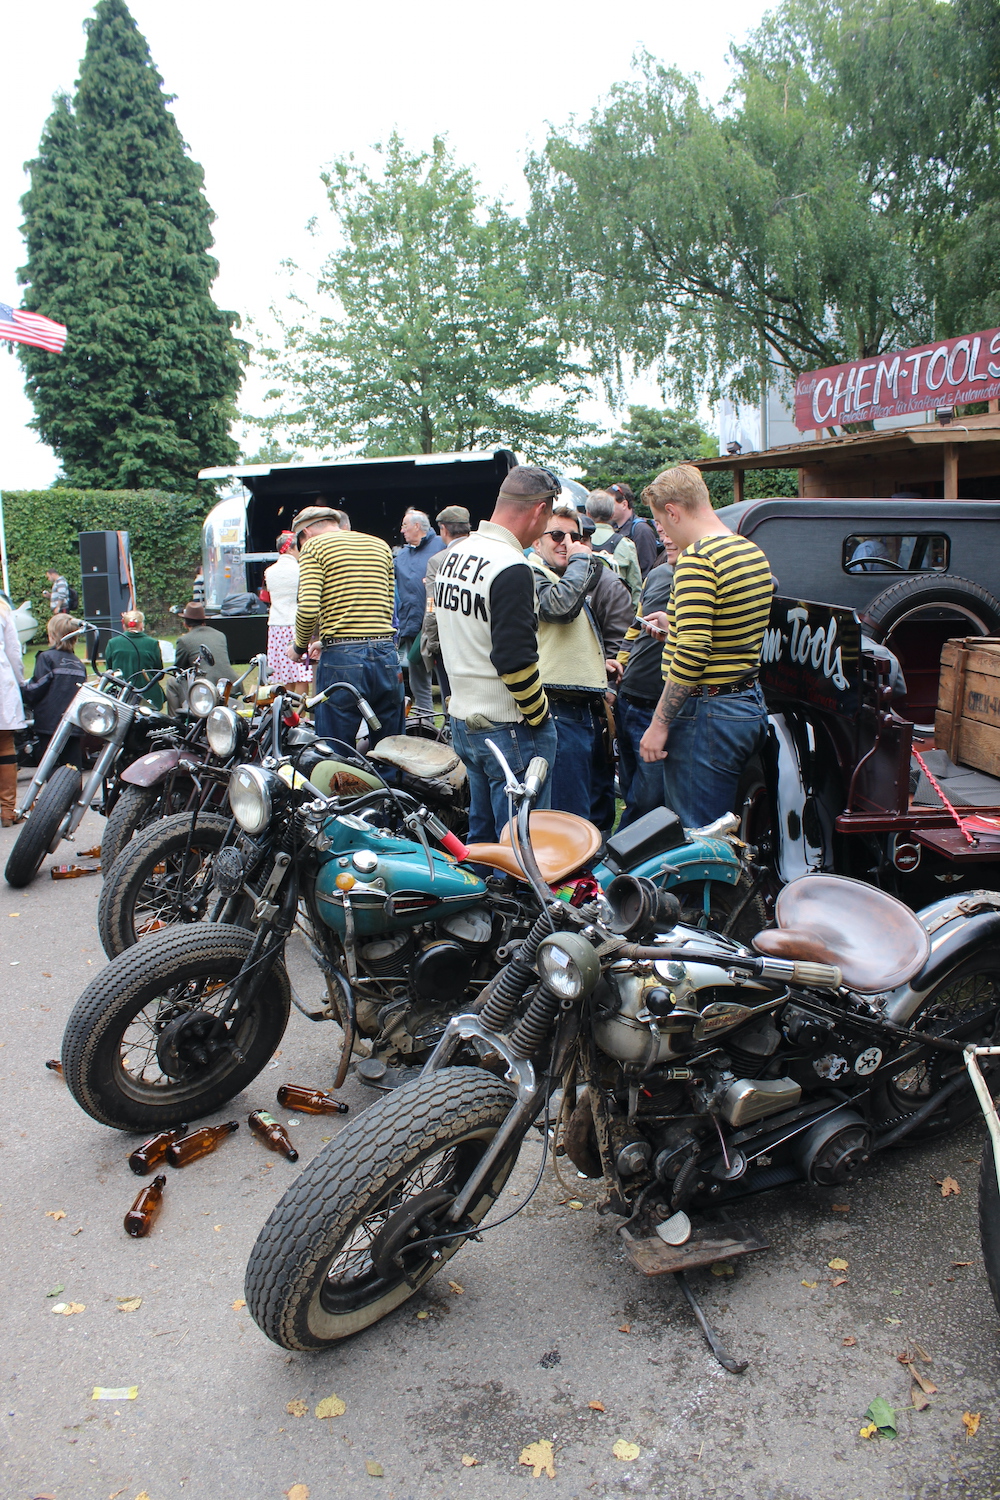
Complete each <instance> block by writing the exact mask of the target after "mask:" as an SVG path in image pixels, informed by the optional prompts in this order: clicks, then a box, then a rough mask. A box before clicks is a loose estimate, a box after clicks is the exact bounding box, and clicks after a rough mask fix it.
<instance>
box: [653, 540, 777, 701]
mask: <svg viewBox="0 0 1000 1500" xmlns="http://www.w3.org/2000/svg"><path fill="white" fill-rule="evenodd" d="M772 592H773V583H772V580H771V569H770V566H769V564H768V561H767V558H766V557H765V556H764V554H763V552H762V551H761V550H760V548H759V547H758V546H756V544H755V543H754V542H751V541H749V540H748V539H747V538H746V537H743V536H734V535H732V533H727V534H726V535H711V536H705V537H702V538H701V540H700V541H697V542H695V543H694V544H693V545H692V546H690V547H688V548H686V549H685V550H684V551H683V552H682V553H681V555H680V557H679V558H678V559H677V563H676V565H675V567H674V584H673V589H672V591H671V595H670V603H669V605H668V606H667V618H668V620H669V622H670V632H669V635H668V636H667V643H666V645H665V646H664V648H663V675H664V677H668V678H669V679H670V680H671V681H672V682H679V683H684V684H686V685H689V686H691V687H695V686H696V685H697V684H698V683H705V684H707V685H709V686H714V685H716V684H718V685H720V686H721V685H723V684H728V683H732V682H740V681H742V680H743V679H744V678H746V677H751V676H753V674H754V673H755V672H756V671H757V668H758V666H759V664H760V648H761V644H762V642H763V640H764V629H765V627H766V625H767V621H768V616H769V614H770V610H771V594H772Z"/></svg>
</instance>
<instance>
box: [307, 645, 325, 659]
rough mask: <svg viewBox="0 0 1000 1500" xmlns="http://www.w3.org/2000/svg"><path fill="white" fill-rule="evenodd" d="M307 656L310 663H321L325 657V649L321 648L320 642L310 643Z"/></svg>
mask: <svg viewBox="0 0 1000 1500" xmlns="http://www.w3.org/2000/svg"><path fill="white" fill-rule="evenodd" d="M307 655H308V657H309V660H310V661H319V659H320V657H321V656H322V655H323V647H322V646H321V644H320V642H319V641H310V642H309V649H308V652H307Z"/></svg>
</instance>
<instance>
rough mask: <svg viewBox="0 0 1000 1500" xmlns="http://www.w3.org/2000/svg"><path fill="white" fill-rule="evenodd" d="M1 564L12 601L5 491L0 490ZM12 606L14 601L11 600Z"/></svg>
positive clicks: (5, 585)
mask: <svg viewBox="0 0 1000 1500" xmlns="http://www.w3.org/2000/svg"><path fill="white" fill-rule="evenodd" d="M0 562H2V564H3V591H4V593H5V594H6V595H7V598H8V599H10V574H9V572H8V571H7V529H6V527H5V526H4V522H3V490H0ZM10 602H11V604H12V605H13V603H14V601H13V599H11V601H10Z"/></svg>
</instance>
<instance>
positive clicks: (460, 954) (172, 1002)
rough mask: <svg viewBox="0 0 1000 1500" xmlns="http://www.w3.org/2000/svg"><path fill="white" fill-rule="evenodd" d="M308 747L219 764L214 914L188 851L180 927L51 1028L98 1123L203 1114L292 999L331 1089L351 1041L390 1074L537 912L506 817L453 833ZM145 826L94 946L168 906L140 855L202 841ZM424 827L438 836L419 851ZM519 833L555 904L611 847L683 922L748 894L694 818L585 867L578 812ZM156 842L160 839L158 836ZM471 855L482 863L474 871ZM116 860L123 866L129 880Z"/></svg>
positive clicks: (588, 829)
mask: <svg viewBox="0 0 1000 1500" xmlns="http://www.w3.org/2000/svg"><path fill="white" fill-rule="evenodd" d="M365 707H367V705H365ZM221 712H223V711H222V710H219V709H217V710H214V713H216V714H219V713H221ZM369 713H370V710H369ZM273 723H274V721H273V720H272V725H273ZM209 732H210V733H211V725H210V726H209ZM273 732H274V734H275V735H277V729H276V728H275V729H274V730H273ZM321 745H322V742H319V743H318V744H313V745H307V746H306V747H304V748H303V750H302V751H300V752H293V753H292V754H291V755H287V756H285V757H279V756H278V755H277V754H272V755H271V756H269V757H267V758H266V759H265V760H264V762H263V763H262V764H254V763H250V762H244V763H242V764H240V765H239V766H238V767H237V768H236V769H234V770H233V772H232V774H231V777H230V783H229V804H230V809H231V811H232V814H233V818H234V820H235V824H236V825H237V827H238V833H237V834H236V836H235V837H234V838H233V839H231V840H226V841H225V842H224V847H221V848H218V852H216V853H215V854H214V857H213V858H212V859H211V865H210V871H211V881H212V885H213V889H214V898H215V899H214V906H213V909H212V911H211V920H210V921H209V922H203V921H200V920H197V918H198V917H199V916H200V915H201V914H202V913H203V912H204V910H205V907H206V905H207V902H208V899H209V896H208V880H207V878H206V877H207V872H208V869H209V865H208V860H207V859H202V860H201V861H200V864H199V868H198V869H197V870H196V872H195V873H196V877H197V879H198V881H199V886H198V888H197V889H195V887H194V885H193V882H192V884H189V885H187V886H186V887H185V890H184V894H183V897H182V898H181V910H180V911H179V912H178V911H177V908H176V906H175V908H174V912H175V914H176V915H179V916H180V917H181V918H182V919H183V918H185V917H186V918H187V919H188V920H189V921H190V923H191V925H188V926H182V927H178V926H177V925H173V926H169V927H166V928H164V930H162V931H153V932H152V934H151V935H150V936H147V937H144V938H143V940H142V943H141V945H139V947H138V949H137V951H136V952H134V953H133V952H131V951H130V950H128V949H126V950H125V951H123V952H121V953H119V955H118V956H117V957H116V958H114V959H113V960H112V962H111V964H110V965H109V966H108V968H107V969H105V970H104V971H103V972H102V973H101V974H99V975H98V976H96V977H95V979H94V981H93V982H92V984H91V985H90V986H88V988H87V989H86V990H85V991H84V993H83V995H82V996H81V997H80V999H79V1000H78V1002H77V1004H76V1006H75V1007H74V1009H73V1012H72V1014H71V1015H70V1018H69V1021H68V1023H67V1027H66V1033H65V1037H64V1040H63V1061H64V1077H65V1079H66V1082H67V1085H68V1086H69V1089H70V1092H71V1093H72V1094H73V1096H74V1098H75V1099H76V1100H77V1102H78V1103H79V1104H80V1105H81V1107H82V1108H83V1109H85V1110H86V1111H87V1113H88V1114H90V1115H91V1116H92V1117H93V1118H94V1119H96V1120H99V1121H101V1122H102V1123H104V1124H107V1125H112V1126H116V1127H117V1128H119V1129H124V1130H143V1129H159V1128H165V1127H166V1126H168V1125H170V1124H176V1123H177V1122H178V1121H180V1120H192V1119H197V1118H199V1117H200V1116H201V1115H204V1114H208V1113H210V1112H211V1111H212V1110H213V1109H215V1108H217V1107H218V1106H219V1105H220V1104H221V1103H222V1102H223V1101H224V1100H226V1099H229V1098H231V1097H232V1096H233V1095H234V1094H237V1093H238V1092H239V1091H240V1090H241V1089H243V1088H244V1087H246V1085H247V1084H248V1083H249V1082H250V1080H251V1079H252V1078H254V1077H255V1076H256V1074H257V1073H259V1072H260V1071H261V1069H262V1068H263V1067H264V1066H265V1064H266V1063H267V1061H268V1060H269V1058H270V1056H271V1054H272V1053H273V1051H274V1049H275V1047H277V1046H278V1044H279V1042H280V1039H281V1036H282V1034H283V1032H284V1029H285V1026H286V1024H287V1020H288V1015H289V1009H290V1005H291V1004H292V1003H294V1004H296V1006H297V1007H298V1008H299V1009H300V1010H301V1011H302V1012H303V1013H304V1014H305V1015H306V1016H307V1017H308V1018H309V1019H310V1020H314V1021H320V1020H334V1021H336V1022H337V1023H338V1025H339V1026H340V1028H341V1030H342V1032H343V1046H342V1051H341V1057H340V1062H339V1064H338V1066H337V1070H336V1080H335V1083H334V1087H339V1086H340V1084H341V1083H342V1082H343V1080H344V1078H345V1076H346V1073H347V1069H348V1066H349V1064H350V1061H351V1056H352V1052H353V1051H354V1049H355V1043H358V1046H359V1050H363V1051H365V1052H367V1053H368V1054H369V1055H368V1056H362V1057H360V1058H359V1059H358V1060H357V1061H356V1063H355V1068H356V1072H357V1073H358V1076H359V1077H360V1078H361V1079H362V1080H363V1081H365V1082H368V1083H371V1084H372V1085H373V1086H375V1087H379V1088H389V1087H394V1086H396V1085H397V1084H398V1083H399V1082H400V1081H401V1080H402V1079H403V1078H405V1077H407V1076H409V1074H408V1071H407V1070H410V1069H412V1068H413V1067H414V1066H415V1065H416V1064H418V1063H421V1062H423V1060H424V1059H425V1058H426V1057H427V1056H428V1055H429V1054H430V1052H431V1050H432V1049H433V1047H434V1045H435V1044H436V1042H437V1040H438V1038H439V1037H440V1036H441V1035H442V1034H443V1032H444V1030H445V1028H446V1027H447V1025H448V1022H449V1020H450V1018H451V1016H452V1015H453V1013H454V1012H455V1011H456V1010H461V1009H464V1008H466V1007H467V1006H468V1004H469V1003H470V1002H474V1001H475V999H476V998H477V996H478V995H479V993H480V991H481V990H482V989H483V988H484V986H485V985H486V984H487V983H488V982H489V981H490V980H491V979H492V978H493V977H494V975H495V974H496V972H497V970H498V968H499V967H500V966H502V965H503V964H504V963H505V962H506V961H507V959H508V958H509V957H510V956H511V954H512V952H513V951H514V948H515V945H516V944H518V943H519V942H521V941H523V939H524V938H525V936H526V934H527V933H528V931H529V929H530V928H531V926H532V923H533V922H534V921H535V920H536V918H537V915H538V897H537V894H536V892H535V891H534V890H533V889H532V886H531V885H530V884H529V883H528V882H527V881H526V880H525V878H524V874H523V870H522V868H521V866H520V865H519V864H518V862H517V859H516V856H515V851H514V849H513V847H512V846H511V843H510V836H509V832H508V833H507V834H505V836H504V838H505V839H506V842H504V839H501V841H500V842H499V843H497V844H495V845H472V846H466V845H463V844H462V843H460V841H459V840H458V839H457V838H456V837H455V835H454V834H452V833H451V832H450V831H449V830H448V829H447V828H446V827H445V826H444V824H443V823H442V822H441V821H440V820H439V819H438V818H437V817H436V816H435V814H433V813H432V812H430V810H429V809H428V808H426V807H425V806H423V805H422V804H420V803H418V802H417V801H416V800H415V799H414V798H412V797H410V796H409V795H408V794H407V793H404V792H399V791H396V790H395V789H393V788H390V787H380V788H377V789H375V790H372V791H366V792H365V793H364V795H361V796H357V795H355V796H353V797H336V796H334V797H329V796H324V795H321V793H320V791H319V788H318V787H317V785H316V784H315V783H314V782H313V781H312V780H311V779H307V778H306V776H305V775H304V774H303V771H308V772H309V775H310V777H313V776H315V777H319V776H320V775H321V773H322V771H323V769H324V761H323V760H322V749H321ZM277 748H278V746H277V741H275V743H274V745H273V746H272V749H274V750H276V749H277ZM310 757H319V760H318V763H316V764H315V765H314V764H313V763H312V761H311V760H310ZM298 766H301V767H302V770H299V769H298V768H297V767H298ZM217 821H219V822H221V820H217ZM731 821H735V820H731ZM167 824H172V826H171V827H169V828H168V827H166V826H165V825H167ZM154 832H156V830H152V829H151V830H148V831H147V834H145V835H140V836H139V837H138V838H137V839H136V840H135V841H134V848H133V849H132V850H131V852H130V851H129V850H126V851H125V853H124V854H123V855H122V857H121V859H120V860H119V862H118V865H117V866H116V868H115V870H114V871H112V873H111V876H110V878H109V881H108V882H107V884H106V887H105V894H104V895H103V896H102V903H101V931H102V937H105V938H106V939H107V940H109V946H110V945H111V943H110V937H114V938H115V941H124V940H126V939H128V938H129V937H130V936H131V937H133V938H134V937H135V936H136V935H137V934H136V927H137V925H140V924H144V923H146V922H149V923H150V925H152V922H156V923H159V922H161V921H163V920H164V917H163V915H162V901H161V908H160V911H159V912H158V913H157V912H154V910H153V909H152V903H153V902H155V900H156V899H157V897H156V891H157V889H158V887H156V886H155V884H154V882H155V881H156V879H157V876H156V870H157V868H158V865H157V864H154V863H152V861H154V860H156V861H159V864H162V865H163V866H164V868H165V869H166V867H167V864H168V856H169V858H171V859H175V860H177V861H178V864H179V866H180V868H181V869H182V871H183V872H184V874H185V879H186V878H187V872H188V868H189V867H187V866H186V865H184V863H183V861H184V860H185V859H186V857H187V854H188V853H189V849H188V846H187V845H185V842H184V841H185V839H192V840H193V842H194V845H195V847H196V848H199V849H200V848H203V847H204V846H205V845H206V844H207V840H208V838H209V837H210V835H209V833H207V832H206V831H204V830H203V829H202V828H201V826H200V825H199V827H197V828H195V829H194V831H193V832H192V825H191V820H190V819H189V818H188V817H186V816H182V817H181V818H179V819H173V820H170V819H167V820H164V824H163V825H160V827H159V833H160V835H162V837H161V840H160V842H159V843H157V844H154V843H153V841H152V836H153V834H154ZM428 836H430V837H431V838H433V839H435V840H436V841H437V842H438V844H440V845H441V848H442V849H444V850H445V851H446V852H445V853H441V852H439V851H436V850H432V849H431V846H430V843H429V838H428ZM531 837H532V839H533V842H534V844H535V847H536V852H537V857H538V860H539V862H540V864H541V865H542V867H543V869H544V872H545V878H546V881H548V882H549V884H547V885H545V887H544V889H545V892H546V898H545V899H546V901H549V900H551V897H552V890H551V889H550V885H551V886H552V887H554V888H555V889H556V890H558V891H559V893H560V894H561V895H562V897H563V898H564V899H563V900H562V901H561V902H560V903H559V904H560V906H562V905H568V904H569V903H571V902H572V901H573V900H577V901H580V900H584V899H589V898H590V896H591V895H592V894H593V893H594V892H595V891H596V890H597V889H598V885H597V880H596V878H595V876H597V875H599V876H600V878H601V879H603V880H605V881H607V882H608V883H609V885H611V886H613V885H614V882H615V880H616V878H617V869H618V867H619V866H618V861H619V860H621V861H630V862H631V867H632V868H633V869H634V870H636V871H637V873H638V874H640V875H641V876H643V877H645V879H646V881H647V884H648V888H649V890H651V891H653V892H656V891H658V890H659V889H660V887H663V886H674V887H676V888H678V889H680V890H682V891H684V892H693V893H694V895H693V901H692V905H691V907H690V910H691V913H692V917H693V919H694V920H695V921H697V920H698V919H699V917H700V916H701V917H703V916H704V911H705V910H712V909H714V907H715V904H717V903H719V902H720V901H721V904H722V905H723V906H724V907H726V908H728V913H729V916H730V918H731V919H732V920H733V921H734V922H741V921H746V920H747V914H748V913H750V912H753V913H755V914H756V913H757V912H758V911H759V910H760V909H761V906H762V904H761V903H760V900H759V897H758V896H757V895H755V893H754V881H753V877H752V874H751V872H750V869H749V865H748V861H747V859H746V855H745V851H743V849H742V846H741V845H739V844H738V843H737V842H735V841H733V840H732V839H731V837H730V836H729V834H728V833H727V830H726V829H722V830H720V829H716V828H714V827H713V828H708V829H705V830H702V831H701V832H700V834H698V835H695V836H693V837H690V838H689V837H688V836H687V835H686V834H685V832H684V830H683V829H681V827H680V824H679V820H678V819H677V817H676V814H674V813H672V812H669V811H668V810H667V809H659V810H658V811H657V812H656V813H651V814H648V815H647V819H646V820H645V827H641V826H640V824H639V823H636V824H635V825H633V827H632V828H630V829H628V830H626V831H625V833H623V834H621V835H617V836H616V838H615V839H612V840H610V841H609V843H608V850H607V855H606V860H605V862H604V863H603V864H601V865H599V866H597V867H596V870H595V872H594V874H593V875H591V874H585V873H584V871H586V870H587V868H588V866H589V865H590V863H591V862H592V861H593V859H594V857H595V856H596V854H597V852H598V849H599V847H600V843H601V838H600V834H599V832H598V830H597V829H596V828H594V827H593V825H592V824H590V823H588V822H586V821H585V820H584V819H582V818H577V817H574V816H572V815H571V814H568V813H553V812H545V813H541V812H540V813H536V814H535V821H534V822H533V823H532V827H531ZM167 839H173V840H175V844H174V845H171V846H170V847H169V848H168V847H167V844H166V843H165V842H164V840H167ZM147 846H148V847H147ZM144 851H145V852H144ZM140 857H141V859H142V860H143V861H144V863H140ZM483 866H488V867H492V868H493V870H495V871H496V872H497V873H495V874H492V875H491V874H483V873H477V871H478V870H481V869H482V867H483ZM127 867H128V868H132V869H133V874H132V877H131V886H128V888H126V887H127V882H126V881H125V871H126V868H127ZM144 889H145V891H146V893H147V895H146V896H143V895H142V892H143V890H144ZM128 890H131V892H132V893H133V894H132V895H128ZM643 890H646V886H645V885H644V886H643ZM718 893H721V895H720V894H718ZM647 894H648V892H647ZM126 896H127V897H128V899H127V900H126ZM105 897H106V900H105ZM650 899H652V898H651V897H650ZM673 899H676V898H673ZM147 900H148V902H149V904H148V905H147V906H145V907H142V905H141V903H142V901H147ZM140 911H141V913H142V915H141V916H140ZM244 921H246V922H247V923H248V925H247V926H244V925H241V924H242V923H243V922H244ZM751 925H753V926H754V928H756V927H757V926H759V925H760V923H759V920H754V921H753V922H752V924H751ZM296 928H298V930H299V931H300V933H301V934H302V936H303V938H304V939H305V941H306V942H307V944H308V946H309V949H310V953H311V956H312V958H313V961H314V962H315V964H316V966H317V969H318V970H319V972H320V974H321V975H322V976H323V980H324V983H325V989H326V995H325V997H324V998H323V999H321V1000H309V999H303V998H301V997H299V996H298V995H297V994H296V993H295V992H294V990H293V989H292V987H291V984H290V982H289V979H288V975H287V972H286V969H285V965H284V949H285V944H286V942H287V940H288V938H289V936H290V935H291V933H292V931H293V930H294V929H296ZM112 929H113V930H112Z"/></svg>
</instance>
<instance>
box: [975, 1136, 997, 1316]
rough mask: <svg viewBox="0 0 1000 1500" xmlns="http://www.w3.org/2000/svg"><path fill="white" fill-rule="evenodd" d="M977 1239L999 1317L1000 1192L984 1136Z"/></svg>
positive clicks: (989, 1138) (990, 1142)
mask: <svg viewBox="0 0 1000 1500" xmlns="http://www.w3.org/2000/svg"><path fill="white" fill-rule="evenodd" d="M979 1237H980V1239H981V1240H982V1244H983V1260H984V1261H985V1263H986V1276H987V1279H988V1281H989V1283H990V1291H991V1292H992V1293H993V1301H994V1303H995V1304H996V1309H997V1312H998V1313H1000V1189H998V1187H997V1169H996V1163H995V1159H994V1154H993V1137H992V1136H991V1135H987V1137H986V1140H985V1142H984V1143H983V1158H982V1161H981V1162H980V1164H979Z"/></svg>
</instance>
